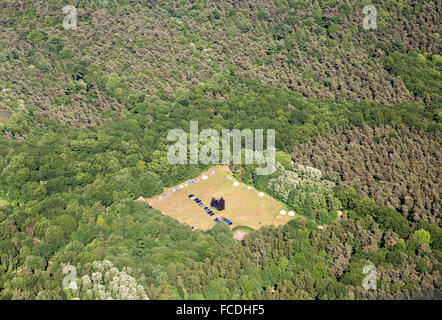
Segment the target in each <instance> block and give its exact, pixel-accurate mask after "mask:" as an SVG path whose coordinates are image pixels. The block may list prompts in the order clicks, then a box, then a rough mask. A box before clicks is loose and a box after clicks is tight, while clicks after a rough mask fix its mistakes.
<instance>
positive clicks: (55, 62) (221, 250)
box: [0, 0, 442, 299]
mask: <svg viewBox="0 0 442 320" xmlns="http://www.w3.org/2000/svg"><path fill="white" fill-rule="evenodd" d="M73 2H74V3H75V5H76V6H77V8H78V28H77V29H76V30H64V29H63V26H62V21H63V17H64V15H63V12H62V8H63V6H64V5H66V4H68V1H62V0H51V1H39V0H33V1H24V5H23V6H22V7H20V6H19V5H18V4H17V3H16V1H3V2H2V3H1V4H0V32H1V34H2V37H1V39H0V132H1V139H0V169H1V172H0V298H1V299H77V298H80V299H109V298H113V299H441V298H442V290H441V279H440V273H441V261H442V230H441V203H440V185H441V179H440V177H441V148H440V143H441V122H440V120H441V103H442V88H441V83H442V82H441V72H442V58H441V56H440V52H441V50H440V49H441V48H440V39H439V38H440V35H439V33H438V32H440V16H441V15H440V14H441V7H442V6H441V2H440V1H439V0H437V1H425V0H418V1H411V0H404V1H398V0H385V1H373V4H374V5H375V6H377V7H378V15H379V17H378V20H379V21H378V28H377V29H376V30H370V31H369V30H365V29H363V28H362V23H361V21H362V19H363V17H364V15H363V13H362V7H363V6H364V4H366V1H345V0H328V1H326V0H317V1H295V0H281V1H268V0H256V1H252V0H250V1H249V0H247V1H203V0H202V1H186V0H184V1H175V0H170V1H141V0H132V1H128V0H107V1H83V0H78V1H73ZM190 121H198V122H199V125H200V128H201V129H204V128H213V129H215V130H218V131H220V130H222V129H224V128H227V129H232V128H237V129H246V128H250V129H275V130H276V147H277V150H278V151H277V153H276V161H277V170H276V172H275V173H273V174H271V175H269V176H258V175H256V170H255V168H256V166H257V165H235V166H231V169H232V171H233V172H234V174H235V176H236V177H237V178H238V179H241V180H242V181H243V182H245V183H247V184H249V185H253V186H254V187H255V188H257V189H258V190H261V191H263V192H265V193H267V194H269V195H271V196H273V197H274V198H276V199H277V200H279V201H281V202H283V203H284V204H285V205H287V207H289V208H291V209H292V210H294V211H295V212H296V213H297V216H296V218H294V219H292V220H290V222H288V223H287V224H286V225H283V226H278V227H275V226H266V227H262V228H261V229H259V230H253V231H251V232H249V233H248V234H247V235H246V237H245V239H244V240H243V241H238V240H235V239H234V238H233V231H232V230H231V229H230V228H229V227H228V226H227V225H223V224H216V225H215V226H214V227H213V228H212V229H211V230H209V231H200V230H194V229H193V228H192V227H191V226H188V225H185V224H181V223H179V222H178V221H176V220H174V219H172V218H171V217H168V216H166V215H164V214H162V213H161V212H160V211H159V210H156V209H154V208H152V207H150V206H149V204H148V203H146V202H138V201H134V200H135V199H136V198H137V197H139V196H140V195H142V196H144V197H146V198H148V197H151V196H155V195H157V194H160V193H161V191H162V190H163V188H164V187H170V186H174V185H176V184H178V183H180V182H182V181H184V180H186V179H189V178H194V177H196V176H198V175H199V174H200V173H201V172H203V171H204V170H206V169H208V166H205V165H202V164H201V165H200V164H199V165H171V164H170V163H169V162H168V160H167V150H168V147H169V146H170V144H171V142H170V141H168V140H167V133H168V131H169V130H171V129H175V128H182V129H184V130H185V131H187V130H188V128H189V123H190ZM367 264H372V265H374V266H375V267H376V268H377V273H378V274H377V277H378V280H377V289H376V290H366V289H364V288H363V287H362V282H363V279H364V277H365V276H366V273H364V271H363V268H364V266H365V265H367ZM66 265H72V266H74V267H75V268H76V270H77V274H78V277H79V279H80V280H79V281H78V289H76V290H67V289H63V284H62V282H63V279H64V277H65V276H66V273H63V268H64V267H65V266H66Z"/></svg>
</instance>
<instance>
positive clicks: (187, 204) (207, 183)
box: [145, 166, 293, 230]
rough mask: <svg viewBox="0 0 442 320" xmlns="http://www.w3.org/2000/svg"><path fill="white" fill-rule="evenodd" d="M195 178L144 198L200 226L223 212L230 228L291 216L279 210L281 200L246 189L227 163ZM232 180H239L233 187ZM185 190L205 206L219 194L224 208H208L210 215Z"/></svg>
mask: <svg viewBox="0 0 442 320" xmlns="http://www.w3.org/2000/svg"><path fill="white" fill-rule="evenodd" d="M212 170H215V174H211V173H210V172H211V171H212ZM204 175H206V176H207V177H208V179H207V180H202V176H204ZM227 176H229V177H232V180H229V179H228V178H227ZM198 178H199V180H200V181H199V182H197V183H193V184H191V185H188V184H187V182H188V181H185V182H183V183H182V185H183V186H185V187H184V188H182V189H180V190H178V191H176V192H172V189H173V188H167V189H165V190H164V192H163V194H165V193H168V192H170V194H169V195H168V196H167V197H166V198H164V197H162V195H158V196H156V197H153V198H150V199H145V200H147V201H148V203H149V204H150V205H151V206H152V207H154V208H157V209H160V210H161V211H162V212H163V213H164V214H166V215H169V216H171V217H173V218H175V219H177V220H178V221H180V222H183V223H186V224H188V225H190V226H193V227H197V228H198V229H202V230H208V229H210V228H212V227H213V226H214V225H215V221H213V219H215V218H216V217H219V216H224V217H225V218H227V219H229V220H230V221H232V222H233V225H232V226H231V227H232V228H233V227H235V226H238V225H242V226H248V227H251V228H253V229H259V228H260V227H262V226H266V225H279V224H284V223H286V222H287V221H288V220H289V219H291V218H293V217H288V216H287V215H285V216H282V215H280V214H279V211H280V210H281V209H285V206H284V204H283V203H281V202H279V201H277V200H275V199H274V198H272V197H270V196H269V195H267V194H265V195H264V197H262V198H261V197H259V196H258V193H259V191H258V190H256V189H255V188H252V189H251V190H249V189H248V185H246V184H244V183H241V182H239V181H238V180H236V179H235V178H233V176H232V172H231V171H230V169H229V167H227V166H216V167H213V168H211V169H210V170H208V171H207V172H205V173H203V174H201V175H200V176H199V177H198ZM234 182H239V185H238V186H236V187H235V186H234V185H233V183H234ZM189 194H194V195H195V197H198V198H200V199H201V200H202V201H203V203H204V204H205V206H208V207H210V201H211V200H212V197H214V198H217V199H219V198H221V197H223V198H224V200H225V201H226V207H225V210H223V211H217V210H216V209H214V208H211V209H212V210H213V211H214V212H215V213H216V214H215V215H214V216H212V217H211V216H209V215H208V214H206V212H205V211H204V209H203V208H201V207H199V206H198V205H197V204H196V203H195V202H194V201H193V200H192V199H189V197H188V196H189ZM159 196H161V197H162V199H161V200H158V197H159Z"/></svg>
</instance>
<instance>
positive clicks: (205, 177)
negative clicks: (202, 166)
mask: <svg viewBox="0 0 442 320" xmlns="http://www.w3.org/2000/svg"><path fill="white" fill-rule="evenodd" d="M201 179H203V180H207V179H209V177H208V176H206V175H204V176H202V177H201Z"/></svg>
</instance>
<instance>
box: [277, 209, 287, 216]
mask: <svg viewBox="0 0 442 320" xmlns="http://www.w3.org/2000/svg"><path fill="white" fill-rule="evenodd" d="M286 213H287V211H285V210H281V211H279V214H280V215H285V214H286Z"/></svg>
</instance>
